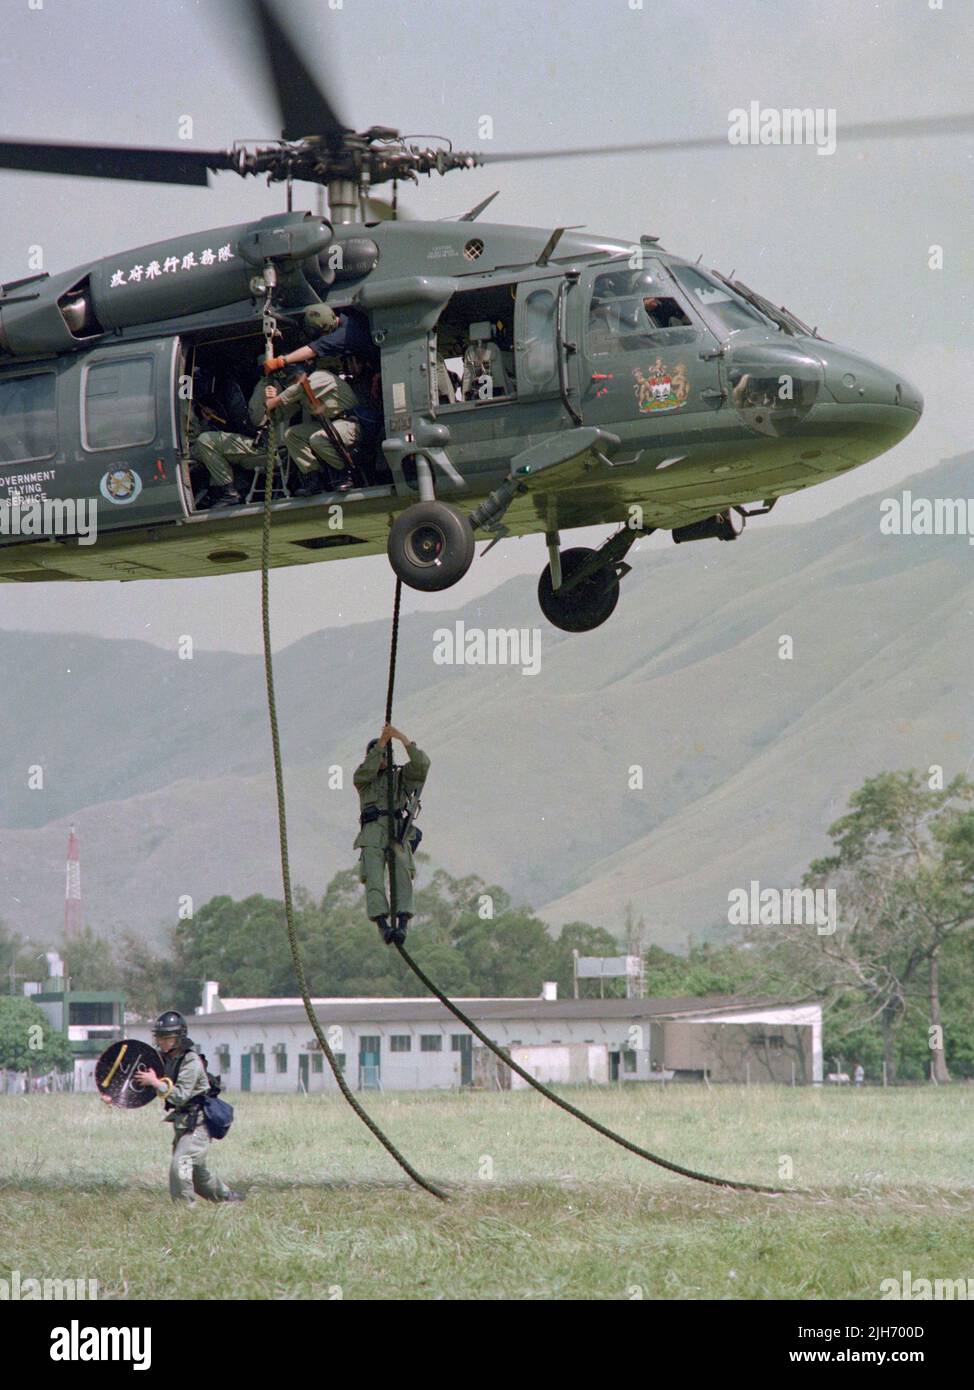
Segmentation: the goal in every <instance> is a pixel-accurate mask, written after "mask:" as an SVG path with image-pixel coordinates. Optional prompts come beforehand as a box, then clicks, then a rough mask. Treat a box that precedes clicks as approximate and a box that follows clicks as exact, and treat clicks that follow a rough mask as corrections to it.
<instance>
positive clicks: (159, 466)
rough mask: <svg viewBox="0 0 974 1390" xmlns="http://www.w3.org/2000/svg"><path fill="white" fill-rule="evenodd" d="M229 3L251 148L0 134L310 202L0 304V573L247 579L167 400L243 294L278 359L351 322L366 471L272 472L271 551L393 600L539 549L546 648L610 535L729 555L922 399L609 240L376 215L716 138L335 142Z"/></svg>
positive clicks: (45, 284) (276, 36)
mask: <svg viewBox="0 0 974 1390" xmlns="http://www.w3.org/2000/svg"><path fill="white" fill-rule="evenodd" d="M240 10H241V12H243V13H246V14H247V15H249V17H250V21H251V22H252V24H253V25H254V27H255V29H256V32H257V34H258V37H259V39H260V40H261V47H262V52H263V55H264V62H265V64H266V70H267V76H268V79H269V84H270V86H271V88H272V90H273V92H274V94H275V96H276V99H277V102H278V105H279V107H280V110H281V114H282V118H283V121H282V126H283V128H282V134H281V138H280V139H279V140H274V141H271V142H269V143H268V144H266V145H257V146H252V145H242V144H241V145H237V146H234V147H233V148H232V149H229V150H225V151H199V152H198V151H193V150H168V149H138V148H131V147H121V146H96V145H89V144H35V143H28V142H19V141H12V140H5V141H0V168H5V169H16V170H28V171H36V172H46V173H51V174H69V175H72V176H91V177H96V178H112V179H134V180H140V181H148V182H157V183H160V184H166V183H170V184H189V185H204V186H205V185H206V184H207V183H208V181H209V174H210V173H213V172H219V171H224V170H226V171H232V172H234V173H236V174H238V175H242V176H248V175H261V174H263V175H266V176H267V177H268V178H269V180H271V181H281V182H284V183H286V185H287V188H288V207H289V208H290V201H291V200H290V190H291V185H292V183H293V181H294V180H302V181H306V182H311V183H315V184H318V185H319V186H322V187H324V188H326V189H327V194H328V207H329V217H328V218H327V219H326V218H325V217H324V216H323V215H314V214H312V213H309V212H297V211H287V212H284V213H281V214H279V215H275V216H271V217H265V218H261V219H260V220H258V221H255V222H251V223H244V224H241V225H236V226H225V227H217V228H214V229H211V230H208V231H203V232H199V233H193V234H190V235H185V236H179V237H174V238H172V239H171V240H167V241H164V242H159V243H156V244H154V245H150V246H141V247H138V248H137V249H135V250H132V251H125V252H121V253H119V254H115V255H112V256H107V257H104V258H103V259H101V260H97V261H94V262H92V263H90V264H87V265H84V266H80V267H77V268H76V269H74V270H69V271H66V272H64V273H63V274H59V275H53V276H52V275H48V274H39V275H33V276H29V277H28V278H26V279H22V280H18V281H15V282H13V283H10V284H5V285H3V286H2V287H0V508H3V507H4V506H6V507H7V508H8V509H9V515H8V518H7V520H8V523H9V524H8V525H7V526H6V527H5V528H4V532H5V533H4V534H2V535H0V580H9V581H17V582H27V581H38V580H40V581H43V580H85V579H89V580H90V579H122V580H131V579H162V578H170V577H190V576H198V575H209V574H214V573H217V572H220V571H243V570H253V569H255V568H256V567H257V566H258V563H259V554H260V526H261V519H260V511H261V508H260V505H259V503H258V502H257V501H256V500H255V497H256V496H257V492H256V489H257V488H258V486H262V484H261V476H260V472H259V470H258V471H255V473H254V474H253V480H252V482H251V485H250V487H249V490H248V491H247V493H246V499H245V500H244V501H243V502H242V503H241V505H239V506H231V507H225V508H222V509H219V510H217V509H208V508H207V507H206V506H205V505H204V500H205V499H204V497H203V495H202V494H201V492H200V491H199V489H198V487H197V483H196V482H195V481H194V475H193V471H192V458H191V455H190V434H191V424H192V421H193V412H194V409H195V405H194V400H193V385H192V383H193V382H194V381H199V380H200V379H201V378H204V377H205V378H206V379H208V380H211V381H212V380H216V379H222V380H227V379H230V380H235V381H236V382H237V383H238V384H239V386H240V387H241V389H250V388H252V387H253V386H254V385H255V384H256V382H257V380H258V379H259V374H260V368H259V365H258V359H259V355H260V353H261V352H263V351H264V349H265V337H264V331H263V330H264V327H265V326H266V322H265V318H264V315H265V313H267V312H268V307H269V306H270V309H271V310H272V312H273V316H274V318H275V319H276V321H277V323H278V325H279V327H280V326H283V347H279V348H278V349H277V350H279V351H286V350H288V349H289V348H293V347H295V346H298V345H300V344H301V343H303V342H305V341H307V336H308V335H307V333H304V332H303V331H302V321H303V315H304V313H305V312H306V311H307V309H308V308H309V307H310V306H312V305H316V304H321V303H323V302H324V303H327V305H329V306H330V307H331V308H332V309H334V310H335V311H336V312H337V313H338V314H339V315H340V316H342V315H344V316H345V317H346V319H347V318H349V317H356V316H357V317H358V318H359V319H361V320H362V321H364V322H365V323H366V324H367V328H368V332H369V333H370V334H371V341H372V344H373V345H374V348H375V351H376V353H377V360H378V363H379V366H380V371H381V415H382V432H381V434H382V437H381V438H380V439H377V440H376V441H375V445H376V447H375V451H374V454H373V456H372V457H371V458H363V459H359V461H358V463H359V465H360V473H359V483H360V484H361V485H360V486H356V487H355V488H354V489H353V490H351V491H346V492H343V493H341V494H337V493H327V492H326V493H323V494H319V495H317V496H307V497H296V496H293V495H291V493H290V491H289V489H288V486H287V482H286V480H285V481H284V484H283V487H282V489H281V492H280V496H277V495H276V494H275V499H276V500H274V501H273V511H274V526H273V536H272V563H273V564H274V565H293V564H300V563H305V562H311V561H317V560H329V559H337V558H342V557H344V556H356V555H367V554H373V553H376V552H378V551H380V550H381V549H383V548H384V549H386V550H387V551H388V555H389V559H390V561H391V564H392V567H393V569H394V570H395V572H396V574H397V575H399V576H400V578H401V579H402V580H403V581H404V582H405V583H406V584H409V585H411V586H412V587H414V588H417V589H427V590H435V589H443V588H447V587H448V586H450V585H451V584H454V583H456V582H457V580H459V579H460V578H461V577H462V575H463V574H465V573H466V571H467V569H468V568H469V566H470V563H471V561H472V559H473V555H474V545H475V540H476V538H477V537H478V536H479V537H483V538H484V539H488V538H489V539H490V540H491V543H494V542H495V541H496V540H498V539H499V538H501V537H503V536H507V535H523V534H527V533H530V532H544V534H545V537H546V540H547V544H548V552H549V556H550V562H549V564H548V566H547V567H546V569H545V571H544V573H543V574H542V576H541V580H540V583H539V600H540V603H541V607H542V609H543V611H544V613H545V615H546V616H547V617H548V619H549V620H550V621H551V622H552V623H554V624H555V625H556V626H558V627H560V628H562V629H565V630H567V631H574V632H580V631H587V630H589V629H591V628H594V627H596V626H598V625H599V624H600V623H602V622H604V621H605V619H606V618H607V617H608V616H609V614H610V613H611V612H612V611H613V609H614V608H615V605H616V602H617V601H618V596H619V581H620V579H621V578H622V577H623V575H625V574H626V573H627V572H628V569H629V566H628V565H627V564H626V562H625V556H626V553H627V552H628V550H629V548H630V546H631V545H632V544H633V542H634V541H635V540H636V539H637V537H639V536H642V535H646V534H648V533H650V532H651V531H653V530H656V529H666V530H670V531H671V532H672V535H673V539H674V540H675V541H678V542H681V541H691V540H703V539H708V538H710V539H717V540H724V541H727V540H733V539H735V538H736V537H737V535H738V534H739V533H740V531H741V529H742V528H743V526H744V522H745V519H746V518H747V517H748V516H753V515H757V514H762V513H766V512H768V511H769V510H770V509H771V508H772V507H773V506H774V505H775V503H776V502H777V500H778V498H779V497H782V496H785V495H786V494H788V493H791V492H796V491H798V490H800V489H803V488H807V487H811V486H814V485H815V484H818V483H822V482H826V481H827V480H828V479H830V478H833V477H836V476H837V475H839V474H842V473H845V472H847V471H848V470H849V469H852V468H855V467H857V466H858V465H860V464H862V463H865V462H866V461H867V460H869V459H872V458H874V457H876V455H878V454H881V453H883V452H884V451H885V450H888V449H890V448H892V447H893V446H894V445H895V444H896V443H898V442H899V440H901V439H902V438H903V437H904V436H905V435H906V434H908V433H909V432H910V431H911V430H912V429H913V428H914V426H915V425H916V424H917V421H918V420H919V418H920V414H921V411H922V399H921V396H920V393H919V392H918V391H917V390H916V389H915V387H913V386H911V385H910V383H909V382H907V381H906V380H904V378H903V377H901V376H899V375H897V374H896V373H894V372H891V371H888V370H886V369H885V368H883V367H881V366H878V365H876V364H875V363H873V362H871V361H869V360H867V359H866V358H864V357H862V356H861V355H859V354H858V353H856V352H854V351H851V350H850V349H847V348H842V347H838V346H836V345H835V344H833V343H831V342H828V341H826V340H825V339H823V338H821V337H820V336H819V335H818V333H817V332H816V331H814V330H812V329H809V328H808V327H807V326H806V325H805V324H804V323H802V322H801V321H800V320H799V319H798V318H796V316H795V315H794V314H792V313H791V312H789V311H788V310H787V309H784V308H779V307H777V306H775V305H774V304H772V303H770V302H769V301H768V300H766V299H765V298H763V297H762V296H761V295H759V294H757V293H755V292H754V291H753V290H751V289H749V288H748V287H747V286H746V285H744V284H742V283H741V282H740V281H738V280H733V279H729V278H727V277H725V276H722V275H720V274H718V273H717V272H715V271H711V270H707V269H704V268H703V267H702V266H701V265H699V264H698V263H690V262H689V261H687V260H685V259H683V258H682V257H680V256H677V255H673V254H671V253H669V252H667V251H664V250H663V248H662V247H661V246H660V245H659V241H658V239H657V238H656V237H653V236H643V237H642V238H641V240H640V243H639V245H638V246H637V245H633V244H631V243H629V242H626V241H624V240H619V239H614V238H611V237H605V236H598V235H593V234H589V233H587V232H583V231H579V230H577V229H574V230H573V229H569V228H564V227H557V228H554V229H552V228H547V229H536V228H530V227H515V226H504V225H500V224H491V223H485V222H482V221H480V215H481V213H483V211H484V210H485V208H486V207H487V205H488V203H489V202H490V201H491V199H490V198H488V199H486V200H484V202H482V203H480V204H479V205H478V206H477V207H475V208H473V209H472V210H471V211H469V212H468V213H466V214H465V215H464V216H462V217H460V218H459V219H458V220H456V221H448V222H443V221H438V222H422V221H407V220H399V219H397V218H396V216H395V211H396V190H397V186H398V183H399V182H400V181H403V180H407V179H408V180H413V181H416V180H417V179H418V176H419V175H420V174H427V175H429V174H432V173H433V172H436V173H438V174H446V173H448V172H451V171H453V170H457V169H471V168H476V167H480V166H484V165H489V164H497V163H504V162H508V161H523V160H528V159H552V158H559V159H560V158H565V157H569V156H573V155H592V154H606V155H609V154H613V153H625V152H635V151H647V152H652V151H658V150H668V149H695V148H697V149H715V148H722V147H724V146H726V145H727V143H728V140H727V136H726V135H725V136H722V137H717V138H713V139H710V138H700V139H696V138H694V139H685V140H669V141H657V142H650V143H646V144H642V145H630V146H609V147H605V148H604V149H602V150H590V149H584V150H581V149H579V150H553V151H548V152H547V153H530V152H520V153H508V154H495V153H477V152H473V151H470V152H462V151H457V150H454V149H453V148H452V146H451V145H449V143H445V144H444V145H443V146H441V147H436V146H426V147H423V146H420V145H417V144H414V143H409V142H408V141H407V139H405V138H403V137H402V136H400V135H399V133H398V132H397V131H395V130H392V129H389V128H386V127H378V126H373V127H371V128H370V129H368V130H365V131H362V132H356V131H354V130H352V129H351V128H349V127H348V126H347V125H345V124H344V123H343V122H342V121H341V119H340V118H339V116H338V115H337V114H336V110H335V107H334V105H333V104H332V101H331V100H330V98H329V96H328V95H327V93H326V92H325V91H324V90H323V89H322V87H321V85H319V83H318V82H317V81H316V80H315V78H314V77H313V76H312V74H311V72H310V70H309V68H308V66H307V63H306V61H305V56H304V54H303V53H302V51H301V50H302V45H301V44H300V43H299V42H298V41H297V40H295V39H294V38H293V37H292V36H291V35H290V34H289V33H288V32H287V30H286V29H285V27H284V26H283V24H282V22H281V20H280V18H279V16H278V14H277V12H276V11H275V9H274V8H273V7H272V5H271V4H269V3H268V2H267V0H246V3H244V4H242V5H241V6H240ZM972 129H974V117H970V116H952V117H937V118H932V119H929V120H893V121H887V122H874V123H868V124H865V125H859V126H852V127H846V128H845V129H844V130H843V131H842V134H843V135H844V137H845V138H846V139H867V138H879V139H883V138H897V137H901V138H902V137H906V138H909V137H911V136H922V135H931V134H958V133H965V132H969V131H970V130H972ZM383 183H392V184H393V199H392V202H391V203H390V204H386V203H383V202H380V201H378V200H376V199H374V198H373V196H372V190H373V189H374V188H375V187H376V186H377V185H379V184H383ZM492 196H496V195H492ZM336 367H337V364H336ZM28 498H29V499H33V504H34V505H33V510H32V509H31V507H30V506H27V507H26V510H25V503H26V502H27V500H28ZM4 499H5V500H4ZM83 499H94V501H95V502H96V504H97V506H98V528H97V532H98V533H97V540H96V541H95V543H93V544H91V543H88V544H86V543H85V538H84V537H78V536H73V535H69V534H67V531H68V530H69V529H70V527H69V525H68V524H67V523H68V520H69V519H70V509H71V508H72V507H73V506H74V505H75V504H80V503H81V502H82V501H83ZM42 502H43V509H42V507H41V503H42ZM749 504H759V505H758V506H750V505H749ZM14 512H17V516H16V517H14V515H13V514H14ZM39 515H40V516H41V518H42V519H41V522H38V516H39ZM32 516H33V520H32V519H31V517H32ZM596 524H598V525H606V524H608V525H611V524H616V525H617V526H618V530H616V531H615V533H614V534H613V535H611V536H610V538H609V539H608V540H607V541H606V542H605V543H604V544H603V545H602V546H601V548H600V549H598V550H590V549H584V548H572V549H568V550H566V551H564V552H563V551H562V550H561V545H560V532H561V531H563V530H567V529H570V528H572V527H580V526H591V525H596ZM88 539H89V540H90V539H91V538H90V537H89V538H88Z"/></svg>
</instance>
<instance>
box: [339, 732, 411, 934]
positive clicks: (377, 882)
mask: <svg viewBox="0 0 974 1390" xmlns="http://www.w3.org/2000/svg"><path fill="white" fill-rule="evenodd" d="M383 751H384V750H383V749H382V748H380V747H379V745H378V744H376V745H375V747H374V748H372V749H371V750H370V751H369V752H368V753H366V755H365V758H364V760H363V761H362V763H361V764H360V765H359V766H358V767H357V768H356V769H355V777H354V779H353V780H354V782H355V788H356V790H357V792H358V795H359V806H360V810H361V811H362V812H364V811H366V810H367V809H369V808H372V807H375V808H377V809H378V810H379V811H380V812H381V813H382V814H381V815H380V816H379V818H378V819H377V820H374V821H372V822H371V823H370V824H368V825H363V826H362V828H361V829H360V830H359V833H358V835H357V837H356V840H355V848H356V849H358V850H361V855H360V856H359V879H360V880H361V882H362V883H364V884H365V910H366V912H367V913H368V915H369V917H370V918H372V920H373V921H375V919H376V918H377V917H386V916H388V914H389V899H388V897H387V895H386V879H387V874H386V867H387V858H386V850H387V849H388V846H389V817H388V815H387V814H386V812H387V810H388V807H389V774H388V772H380V770H379V763H380V762H381V760H382V754H383ZM390 751H391V748H390ZM406 752H407V753H408V754H409V762H408V763H406V765H405V766H404V767H398V768H396V771H395V782H394V784H393V788H394V789H393V805H394V807H395V809H396V811H397V812H401V811H403V810H405V807H406V801H407V798H408V797H409V796H410V794H411V793H413V792H415V793H416V794H417V795H419V793H420V792H421V791H422V790H423V784H424V782H425V781H426V777H427V774H428V773H429V770H430V760H429V758H428V757H427V756H426V754H425V753H424V752H423V751H422V749H420V748H417V747H416V745H415V743H411V744H410V745H409V747H408V748H407V749H406ZM393 856H394V863H395V871H396V911H397V912H408V913H412V910H413V879H414V878H415V876H416V864H415V861H414V859H413V852H412V850H411V849H410V847H409V845H402V844H399V843H398V842H395V844H394V849H393Z"/></svg>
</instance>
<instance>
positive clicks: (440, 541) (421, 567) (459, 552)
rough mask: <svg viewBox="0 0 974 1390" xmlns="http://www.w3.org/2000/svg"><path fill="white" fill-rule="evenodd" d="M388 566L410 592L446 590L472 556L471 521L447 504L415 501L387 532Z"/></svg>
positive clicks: (462, 573)
mask: <svg viewBox="0 0 974 1390" xmlns="http://www.w3.org/2000/svg"><path fill="white" fill-rule="evenodd" d="M388 550H389V563H390V565H392V568H393V570H394V571H395V573H396V575H397V576H398V577H399V578H400V579H401V580H402V582H403V583H404V584H408V585H409V587H410V588H411V589H420V590H423V591H424V592H426V593H431V592H434V591H436V590H438V589H449V588H450V587H451V586H452V585H453V584H456V583H457V582H458V581H459V580H461V579H462V578H463V576H464V575H465V574H466V572H467V570H468V569H469V568H470V565H471V563H472V561H473V557H474V533H473V529H472V527H471V525H470V522H469V521H468V520H467V518H466V517H465V516H464V514H463V513H462V512H459V511H457V509H456V507H451V506H449V505H448V504H447V503H446V502H414V503H413V505H412V506H410V507H407V508H406V510H405V511H403V512H400V513H399V515H398V516H397V517H396V519H395V521H394V522H393V523H392V528H391V530H390V531H389V545H388Z"/></svg>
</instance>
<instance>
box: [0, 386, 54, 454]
mask: <svg viewBox="0 0 974 1390" xmlns="http://www.w3.org/2000/svg"><path fill="white" fill-rule="evenodd" d="M54 383H55V376H54V373H53V372H35V373H34V374H33V375H32V376H15V377H6V378H4V379H2V380H0V463H27V462H29V461H31V460H33V459H48V458H51V457H53V455H54V454H56V453H57V408H56V404H55V394H54V393H55V385H54Z"/></svg>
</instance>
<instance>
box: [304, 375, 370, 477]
mask: <svg viewBox="0 0 974 1390" xmlns="http://www.w3.org/2000/svg"><path fill="white" fill-rule="evenodd" d="M298 381H299V382H300V383H301V389H302V390H303V391H304V394H305V396H306V397H307V398H308V409H309V410H310V411H311V414H312V415H314V416H315V418H316V419H318V420H320V421H321V427H322V429H323V430H324V431H325V434H327V436H328V440H329V442H330V444H331V446H332V448H333V449H334V450H335V452H336V453H337V454H338V457H339V458H340V459H341V461H342V463H343V464H344V465H345V467H346V468H347V469H349V471H350V472H351V473H352V474H353V475H354V477H355V478H358V477H359V471H358V466H357V465H356V462H355V459H354V458H353V456H352V453H351V451H350V449H349V448H348V445H347V444H346V443H345V441H344V439H342V437H341V435H340V434H339V433H338V431H337V430H336V429H335V426H334V425H333V424H332V422H331V420H330V419H329V418H328V415H327V414H326V413H325V408H324V406H323V405H322V404H321V402H320V401H319V399H318V397H317V396H316V395H315V393H314V392H313V391H312V389H311V383H310V381H309V380H308V377H307V375H306V373H304V372H302V373H301V375H300V376H299V377H298Z"/></svg>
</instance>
